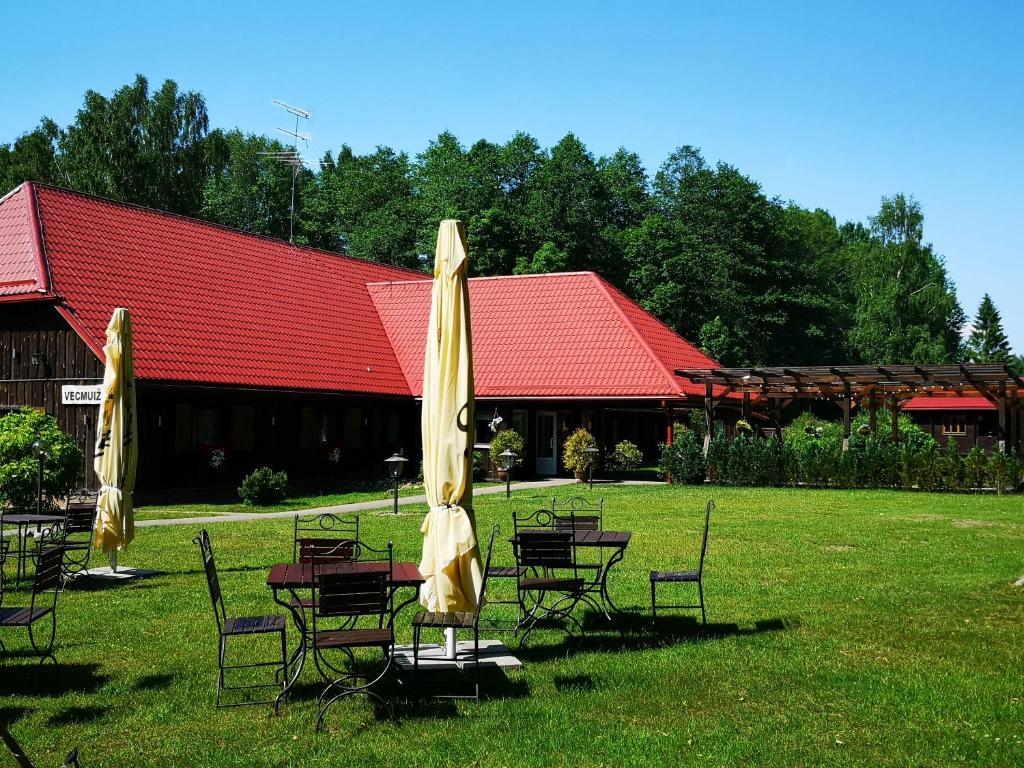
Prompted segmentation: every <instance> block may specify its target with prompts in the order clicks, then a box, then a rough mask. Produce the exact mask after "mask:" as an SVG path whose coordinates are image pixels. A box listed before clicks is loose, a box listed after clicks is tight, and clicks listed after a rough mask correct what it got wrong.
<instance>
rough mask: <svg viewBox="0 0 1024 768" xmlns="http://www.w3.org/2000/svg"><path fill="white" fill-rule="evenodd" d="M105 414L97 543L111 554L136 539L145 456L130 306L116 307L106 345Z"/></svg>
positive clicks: (99, 439)
mask: <svg viewBox="0 0 1024 768" xmlns="http://www.w3.org/2000/svg"><path fill="white" fill-rule="evenodd" d="M103 353H104V355H105V356H106V358H107V367H106V370H105V371H104V372H103V393H102V397H101V399H100V418H99V422H100V423H99V425H98V429H97V430H96V458H95V460H94V462H93V467H94V468H95V470H96V476H97V477H98V478H99V481H100V483H101V486H100V495H99V499H97V502H96V506H97V510H98V514H97V516H96V531H95V537H94V538H95V545H96V547H97V548H98V549H102V550H103V553H104V554H106V555H110V554H111V553H116V552H118V551H119V550H122V549H124V548H125V547H127V546H128V544H129V543H130V542H131V540H132V539H133V538H135V515H134V512H133V510H132V491H134V490H135V470H136V466H137V464H138V458H139V444H138V440H137V436H138V427H137V419H136V409H135V366H134V364H133V362H132V320H131V317H130V316H129V314H128V310H127V309H121V308H118V309H115V310H114V314H113V315H112V316H111V318H110V323H109V324H108V325H107V343H106V344H105V345H104V347H103Z"/></svg>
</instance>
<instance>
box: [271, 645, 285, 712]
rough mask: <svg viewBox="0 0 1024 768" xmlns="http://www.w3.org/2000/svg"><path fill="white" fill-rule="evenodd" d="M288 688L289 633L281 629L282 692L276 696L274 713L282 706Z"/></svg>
mask: <svg viewBox="0 0 1024 768" xmlns="http://www.w3.org/2000/svg"><path fill="white" fill-rule="evenodd" d="M287 689H288V633H287V632H285V630H283V629H282V630H281V692H280V693H279V694H277V696H276V697H274V714H275V715H276V714H277V713H278V711H279V710H280V708H281V697H282V696H284V692H285V691H286V690H287Z"/></svg>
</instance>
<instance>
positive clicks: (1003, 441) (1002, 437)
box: [996, 381, 1011, 453]
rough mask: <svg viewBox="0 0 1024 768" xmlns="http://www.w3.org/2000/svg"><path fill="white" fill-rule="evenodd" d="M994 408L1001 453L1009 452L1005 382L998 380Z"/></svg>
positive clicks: (1009, 441)
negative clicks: (997, 421)
mask: <svg viewBox="0 0 1024 768" xmlns="http://www.w3.org/2000/svg"><path fill="white" fill-rule="evenodd" d="M996 409H997V410H998V412H999V445H1000V449H1001V450H1002V452H1003V453H1009V452H1010V447H1011V446H1010V443H1011V440H1010V430H1009V428H1008V426H1007V423H1006V422H1007V418H1006V416H1007V413H1006V382H1005V381H1001V382H999V396H998V398H997V403H996Z"/></svg>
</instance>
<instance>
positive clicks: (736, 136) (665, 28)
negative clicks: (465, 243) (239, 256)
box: [0, 0, 1024, 351]
mask: <svg viewBox="0 0 1024 768" xmlns="http://www.w3.org/2000/svg"><path fill="white" fill-rule="evenodd" d="M834 5H836V4H824V3H823V4H818V7H815V6H813V5H811V4H803V5H801V6H798V4H795V3H793V4H782V3H774V4H770V3H754V2H750V3H728V2H716V3H699V4H698V3H682V2H665V3H656V2H652V3H640V2H635V3H621V4H613V3H601V2H595V1H594V0H591V2H579V3H558V4H556V3H550V2H549V3H533V2H524V1H518V2H515V3H507V4H501V5H499V4H496V3H493V4H492V3H462V4H457V3H456V4H443V3H439V2H435V3H422V2H420V3H408V4H405V3H398V2H395V3H391V4H384V3H342V2H334V3H321V2H313V1H311V2H305V3H300V4H288V3H282V2H276V3H261V2H253V1H251V0H250V1H249V2H228V1H227V0H224V1H218V2H211V1H210V0H207V1H206V2H202V3H195V2H190V1H188V0H179V1H178V2H174V3H152V4H144V3H127V2H125V3H106V2H89V3H71V2H67V3H48V2H40V1H37V2H33V3H17V4H12V5H11V6H9V7H6V8H5V10H4V23H3V25H2V28H0V49H2V50H3V51H4V58H5V67H6V69H7V72H6V74H5V77H4V78H3V84H2V85H0V141H10V140H11V139H13V138H15V137H16V136H17V135H18V134H19V133H21V132H23V131H25V130H26V129H29V128H31V127H32V126H33V125H35V123H36V122H37V120H38V119H39V117H40V116H41V115H44V114H45V115H49V116H51V117H53V118H54V119H55V120H57V121H58V122H59V123H61V124H64V123H66V122H68V121H69V120H71V119H73V117H74V113H75V110H76V109H77V108H78V106H79V105H80V103H81V98H82V94H83V92H84V91H85V90H86V89H87V88H93V89H96V90H99V91H101V92H104V93H109V92H110V91H111V90H113V89H114V88H116V87H117V86H119V85H122V84H124V83H126V82H129V81H130V80H131V79H132V78H133V77H134V75H135V73H136V72H139V73H142V74H145V75H146V76H147V77H149V78H150V81H151V83H153V84H158V83H159V82H160V81H162V80H163V79H164V78H168V77H170V78H173V79H175V80H176V81H177V82H178V84H179V86H181V87H182V88H185V89H193V90H198V91H201V92H202V93H203V94H204V95H205V97H206V101H207V106H208V109H209V111H210V116H211V123H212V124H213V125H215V126H221V127H234V126H239V127H241V128H243V129H245V130H247V131H253V132H263V133H273V132H274V128H275V127H276V126H288V125H289V123H288V122H287V121H286V120H285V119H284V116H283V115H281V114H279V113H278V111H277V110H276V109H275V108H274V107H273V106H272V105H271V104H270V100H271V99H273V98H278V99H282V100H284V101H287V102H291V103H293V104H298V105H301V106H303V107H305V108H307V109H309V110H311V111H312V113H313V119H312V120H311V122H310V124H309V126H308V130H309V131H311V132H312V134H313V137H312V140H311V142H310V145H309V148H308V150H307V154H308V155H309V156H310V157H311V158H314V159H315V158H317V157H318V156H319V155H320V154H321V153H322V152H323V151H324V150H326V149H335V150H336V149H337V147H338V146H340V145H341V144H342V143H347V144H349V145H351V146H352V147H353V148H354V149H355V150H356V151H359V152H363V151H368V150H372V149H373V148H374V146H376V145H377V144H387V145H390V146H392V147H395V148H396V149H403V150H407V151H409V152H411V153H415V152H417V151H419V150H421V149H422V148H423V147H424V146H426V143H427V142H428V141H429V140H430V139H431V138H432V137H434V136H436V135H437V134H438V133H439V132H440V131H443V130H445V129H450V130H452V131H453V132H454V133H455V134H456V135H458V136H459V137H460V138H461V139H462V140H463V141H464V142H466V143H468V142H471V141H473V140H475V139H477V138H488V139H491V140H495V141H502V140H505V139H507V138H508V137H509V136H510V135H511V134H512V133H514V132H515V131H516V130H524V131H527V132H529V133H531V134H533V135H534V136H536V137H537V139H538V140H539V141H540V142H541V143H542V144H543V145H546V146H547V145H550V144H553V143H554V142H556V141H557V140H558V139H559V138H561V137H562V136H563V135H564V134H565V133H566V132H568V131H573V132H575V133H576V134H578V135H579V136H580V137H581V138H582V139H583V140H584V142H585V143H586V144H587V146H588V147H589V148H590V149H591V150H592V151H593V152H594V153H595V154H598V155H600V154H606V153H610V152H612V151H614V150H615V148H616V147H618V146H620V145H625V146H626V147H628V148H630V149H632V150H635V151H636V152H638V153H639V154H640V155H641V157H642V158H643V159H644V161H645V162H646V164H647V166H648V169H649V170H651V171H653V170H654V169H656V167H657V166H658V164H660V163H661V161H662V160H663V159H664V158H665V157H666V155H668V153H669V152H670V151H672V149H674V148H675V147H677V146H679V145H681V144H694V145H697V146H699V147H701V148H702V149H703V151H704V153H705V155H706V156H707V157H708V158H710V159H712V160H719V159H721V160H725V161H727V162H729V163H732V164H734V165H736V166H738V167H739V168H740V169H741V170H742V171H744V172H745V173H747V174H749V175H750V176H752V177H753V178H755V179H757V180H758V181H759V182H761V184H762V185H763V186H764V188H765V190H766V191H767V192H768V193H769V194H771V195H778V196H779V197H781V198H783V199H787V200H793V201H795V202H797V203H799V204H801V205H804V206H807V207H811V208H814V207H821V208H825V209H827V210H829V211H830V212H832V213H833V214H834V215H835V216H836V217H837V218H839V219H840V220H846V219H856V220H864V219H866V218H867V217H868V216H869V215H871V214H872V213H873V212H874V211H876V210H877V208H878V204H879V201H880V198H881V196H882V195H884V194H893V193H895V192H900V191H902V192H906V193H908V194H913V195H915V196H916V197H917V198H918V199H919V200H920V201H921V203H922V205H923V206H924V210H925V216H926V219H925V236H926V239H928V240H929V241H931V242H932V243H934V245H935V247H936V249H937V250H938V252H940V253H942V254H943V255H944V256H945V257H946V260H947V265H948V267H949V270H950V273H951V274H952V276H953V279H954V280H955V281H956V283H957V286H958V289H959V295H960V299H961V302H962V304H963V306H964V308H965V310H966V311H967V313H968V314H969V315H973V313H974V312H975V310H976V309H977V305H978V302H979V301H980V299H981V296H982V294H983V293H984V292H985V291H988V292H989V293H990V294H991V295H992V297H993V298H994V300H995V301H996V304H997V305H998V307H999V309H1000V310H1001V312H1002V313H1003V318H1004V323H1005V326H1006V330H1007V333H1008V334H1009V336H1010V341H1011V343H1012V344H1013V345H1014V347H1015V348H1016V349H1017V350H1018V351H1024V295H1022V289H1024V268H1022V254H1021V247H1020V240H1019V232H1020V227H1021V222H1022V221H1024V202H1022V201H1024V194H1022V193H1024V55H1022V53H1021V50H1022V49H1021V43H1020V41H1021V39H1022V37H1024V4H1019V3H1005V4H1000V3H987V2H964V3H942V2H930V3H919V4H917V3H900V4H898V7H890V6H891V5H893V6H894V5H896V4H877V5H871V4H868V3H856V4H853V3H850V4H846V6H845V7H843V8H839V7H826V6H834Z"/></svg>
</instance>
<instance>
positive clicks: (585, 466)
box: [562, 427, 597, 482]
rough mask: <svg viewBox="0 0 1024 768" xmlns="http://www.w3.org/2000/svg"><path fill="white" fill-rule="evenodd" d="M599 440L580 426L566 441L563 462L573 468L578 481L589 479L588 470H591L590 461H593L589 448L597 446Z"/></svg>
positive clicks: (566, 466) (567, 466)
mask: <svg viewBox="0 0 1024 768" xmlns="http://www.w3.org/2000/svg"><path fill="white" fill-rule="evenodd" d="M596 447H597V440H595V439H594V436H593V435H592V434H590V433H589V432H587V430H585V429H584V428H583V427H580V428H579V429H577V430H576V431H575V432H573V433H572V434H571V435H569V437H568V439H567V440H566V441H565V448H564V449H563V451H562V463H563V464H564V465H565V468H566V469H571V470H572V472H573V475H574V476H575V477H576V480H577V481H578V482H583V481H584V480H586V479H587V472H588V471H589V470H590V462H591V461H593V459H592V458H591V455H592V454H590V453H587V449H588V448H596Z"/></svg>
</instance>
